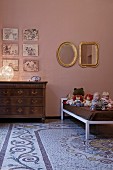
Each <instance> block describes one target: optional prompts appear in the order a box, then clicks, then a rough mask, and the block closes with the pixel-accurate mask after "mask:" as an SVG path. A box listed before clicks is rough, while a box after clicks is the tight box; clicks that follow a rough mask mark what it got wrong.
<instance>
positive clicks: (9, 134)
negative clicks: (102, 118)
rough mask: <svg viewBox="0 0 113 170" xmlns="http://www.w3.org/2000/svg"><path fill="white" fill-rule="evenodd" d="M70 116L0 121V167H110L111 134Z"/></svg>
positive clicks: (89, 169)
mask: <svg viewBox="0 0 113 170" xmlns="http://www.w3.org/2000/svg"><path fill="white" fill-rule="evenodd" d="M84 137H85V136H84V128H83V127H82V126H81V124H79V123H78V122H75V121H72V120H68V119H66V120H64V121H63V122H62V121H60V120H51V121H50V122H48V121H46V123H11V124H9V123H7V124H2V123H1V124H0V170H113V138H102V137H101V138H100V137H99V136H94V135H91V136H90V137H91V138H90V140H89V141H88V142H86V141H85V138H84Z"/></svg>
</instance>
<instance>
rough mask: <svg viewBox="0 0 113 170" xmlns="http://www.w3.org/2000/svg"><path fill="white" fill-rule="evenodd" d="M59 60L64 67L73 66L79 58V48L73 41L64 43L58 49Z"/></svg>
mask: <svg viewBox="0 0 113 170" xmlns="http://www.w3.org/2000/svg"><path fill="white" fill-rule="evenodd" d="M57 60H58V62H59V64H60V65H62V66H64V67H71V66H73V65H74V64H75V63H76V60H77V49H76V47H75V45H74V44H72V43H71V42H64V43H62V44H61V45H60V46H59V48H58V50H57Z"/></svg>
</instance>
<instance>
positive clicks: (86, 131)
mask: <svg viewBox="0 0 113 170" xmlns="http://www.w3.org/2000/svg"><path fill="white" fill-rule="evenodd" d="M85 133H86V140H88V139H89V122H88V121H87V122H86V127H85Z"/></svg>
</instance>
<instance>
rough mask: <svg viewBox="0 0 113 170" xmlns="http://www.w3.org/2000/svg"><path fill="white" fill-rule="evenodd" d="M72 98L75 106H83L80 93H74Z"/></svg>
mask: <svg viewBox="0 0 113 170" xmlns="http://www.w3.org/2000/svg"><path fill="white" fill-rule="evenodd" d="M73 100H74V105H75V106H77V107H83V106H84V103H83V96H82V95H75V96H74V98H73Z"/></svg>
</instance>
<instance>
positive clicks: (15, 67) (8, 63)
mask: <svg viewBox="0 0 113 170" xmlns="http://www.w3.org/2000/svg"><path fill="white" fill-rule="evenodd" d="M2 62H3V66H10V67H12V68H13V70H14V71H18V70H19V60H18V59H3V60H2Z"/></svg>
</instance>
